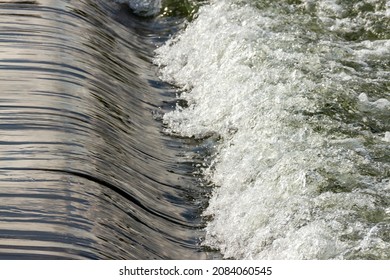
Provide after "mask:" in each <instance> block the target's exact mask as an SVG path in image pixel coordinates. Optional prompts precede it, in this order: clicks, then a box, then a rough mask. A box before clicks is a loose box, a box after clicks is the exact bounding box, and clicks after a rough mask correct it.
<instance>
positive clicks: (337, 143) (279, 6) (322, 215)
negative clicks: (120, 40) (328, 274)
mask: <svg viewBox="0 0 390 280" xmlns="http://www.w3.org/2000/svg"><path fill="white" fill-rule="evenodd" d="M287 2H288V1H275V2H273V4H269V5H268V4H267V5H265V4H264V5H260V4H259V2H257V1H243V0H242V1H238V0H223V1H211V4H210V5H209V6H205V7H202V8H201V9H200V11H199V14H198V17H197V18H196V20H194V21H193V22H192V23H191V24H189V26H188V27H187V28H186V30H185V31H183V32H182V33H181V34H180V35H179V36H178V37H176V38H173V39H172V40H170V41H169V42H168V43H167V44H166V45H165V46H163V47H161V48H159V49H158V50H157V52H156V60H155V62H156V64H158V65H159V66H160V67H161V77H162V79H164V80H165V81H168V82H170V83H172V84H175V85H176V86H178V87H179V88H180V93H179V96H180V98H181V99H185V100H186V101H187V102H188V107H186V108H182V107H178V108H177V110H175V111H173V112H170V113H168V114H166V115H165V116H164V118H163V119H164V122H165V123H166V124H167V132H168V133H171V134H178V135H181V136H188V137H193V136H195V137H204V136H206V135H210V133H213V134H217V135H219V136H220V139H221V140H219V141H217V142H215V145H216V147H217V152H216V153H215V154H214V160H213V161H212V163H211V164H210V166H208V167H207V168H205V169H204V170H203V173H204V175H205V178H206V179H207V180H209V181H211V182H213V183H214V184H215V185H216V186H217V187H216V188H215V189H214V192H213V196H212V198H211V199H210V205H209V207H208V209H207V210H206V211H205V213H204V215H206V216H209V217H210V218H211V221H210V222H209V224H208V226H207V228H206V230H207V238H206V240H205V242H204V244H205V245H207V246H210V247H213V248H217V249H220V250H221V251H222V253H223V254H224V255H225V257H227V258H230V257H232V258H245V259H251V258H255V259H263V258H266V259H337V258H366V257H370V258H389V257H390V255H389V252H390V240H389V238H388V235H386V234H385V233H384V232H385V229H386V228H387V227H388V225H389V222H390V216H389V214H388V211H386V209H388V205H390V196H389V192H388V191H389V190H390V181H389V174H388V170H389V168H390V164H389V161H388V160H386V159H388V156H389V154H388V143H387V141H383V140H384V139H388V132H387V131H390V124H389V123H388V122H384V121H382V120H386V119H388V118H387V117H388V116H389V113H388V103H387V102H389V101H388V91H386V88H387V84H386V79H385V78H384V77H388V75H389V73H390V72H389V67H388V66H386V65H385V63H384V64H383V65H378V64H377V63H376V61H377V60H378V57H383V56H384V53H385V52H386V48H385V47H386V46H387V45H388V40H382V41H377V42H376V43H373V44H370V43H369V42H365V41H361V42H355V41H351V42H349V41H345V40H344V39H342V38H341V37H340V34H338V33H337V32H336V33H335V32H334V31H332V30H331V29H330V28H329V25H328V24H327V23H323V24H321V23H320V24H319V22H318V21H317V20H316V19H317V18H318V17H319V16H324V15H323V14H324V13H325V12H326V13H331V14H332V15H334V16H336V17H342V16H343V15H344V12H346V11H345V7H343V6H340V5H336V4H335V3H339V1H337V2H336V1H318V2H320V3H317V2H316V3H314V2H313V1H311V2H310V1H304V2H305V3H304V4H305V5H306V6H304V5H303V4H301V5H292V4H288V3H287ZM371 2H372V1H371ZM310 5H312V6H313V5H314V7H311V6H310ZM329 5H330V6H329ZM320 12H321V13H322V14H321V13H320ZM319 13H320V15H319ZM318 24H319V25H318ZM387 50H388V49H387ZM385 57H386V56H385ZM379 155H381V156H379ZM379 158H380V159H379Z"/></svg>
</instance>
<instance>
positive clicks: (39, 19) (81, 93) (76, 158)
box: [0, 0, 209, 259]
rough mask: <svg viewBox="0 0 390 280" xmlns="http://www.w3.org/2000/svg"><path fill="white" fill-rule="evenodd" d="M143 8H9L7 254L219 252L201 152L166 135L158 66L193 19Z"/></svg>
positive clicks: (0, 230) (1, 209) (3, 168)
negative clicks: (207, 208)
mask: <svg viewBox="0 0 390 280" xmlns="http://www.w3.org/2000/svg"><path fill="white" fill-rule="evenodd" d="M122 2H123V1H122ZM144 2H145V1H144ZM131 3H133V4H134V3H136V2H135V1H133V2H131ZM131 3H122V4H120V3H118V2H115V1H109V0H104V1H103V0H96V1H93V0H83V1H80V0H77V1H76V0H75V1H72V0H71V1H65V0H37V1H16V0H15V1H13V0H10V1H2V2H1V3H0V90H1V93H0V258H1V259H161V258H162V259H199V258H201V259H204V258H208V257H209V253H207V252H206V250H204V249H202V247H201V246H200V244H199V243H200V239H201V238H202V237H203V235H204V233H203V231H201V227H202V226H203V221H202V218H201V217H200V213H201V211H202V209H203V208H204V204H205V203H206V199H205V197H206V196H207V193H208V192H209V190H208V189H206V188H205V187H203V186H202V185H201V184H199V181H198V177H199V176H198V175H196V174H194V172H196V170H195V169H194V166H193V165H194V164H195V163H196V161H197V159H196V158H195V157H192V156H191V154H193V155H196V146H195V145H194V141H192V140H186V139H178V138H176V139H175V138H172V137H171V136H168V135H165V134H163V133H162V123H161V120H159V118H160V117H159V116H162V115H163V114H164V113H165V112H168V111H170V110H172V108H173V107H174V103H175V101H174V100H175V94H174V91H173V90H172V89H171V88H170V87H167V86H166V85H165V84H164V83H162V82H161V81H159V79H158V78H157V76H156V72H157V69H156V67H155V66H153V64H152V62H151V60H152V57H153V55H154V53H153V50H154V49H155V46H156V44H160V45H161V44H162V42H164V41H165V40H166V38H167V36H169V34H172V33H174V32H175V31H176V30H177V29H178V28H180V26H182V24H183V22H184V19H185V13H184V12H183V10H180V9H177V10H175V9H173V8H172V9H171V11H172V13H171V15H170V16H169V17H168V16H166V17H164V16H159V17H158V16H155V17H152V16H149V13H148V15H147V17H146V18H145V17H143V16H146V15H144V14H142V12H140V11H138V10H136V9H135V8H137V7H136V6H134V5H133V6H132V5H129V4H131ZM130 7H131V8H133V10H132V9H130ZM141 8H142V7H141ZM179 8H180V7H179ZM134 9H135V10H134ZM154 13H155V10H153V13H150V15H152V14H154ZM141 14H142V15H141Z"/></svg>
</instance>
